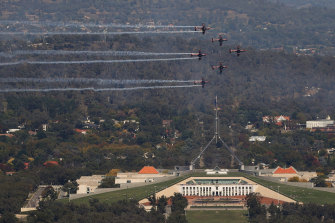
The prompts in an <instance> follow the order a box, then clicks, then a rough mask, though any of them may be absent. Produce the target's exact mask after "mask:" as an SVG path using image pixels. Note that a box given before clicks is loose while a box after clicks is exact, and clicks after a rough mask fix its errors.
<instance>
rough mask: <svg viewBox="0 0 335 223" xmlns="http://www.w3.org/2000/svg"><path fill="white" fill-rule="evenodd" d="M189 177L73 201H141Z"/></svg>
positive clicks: (79, 202)
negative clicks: (93, 199)
mask: <svg viewBox="0 0 335 223" xmlns="http://www.w3.org/2000/svg"><path fill="white" fill-rule="evenodd" d="M188 177H189V175H187V176H182V177H177V178H175V179H172V180H168V181H165V182H160V183H156V184H148V185H146V186H141V187H135V188H128V189H123V190H118V191H112V192H107V193H103V194H96V195H92V196H87V197H83V198H78V199H74V200H71V202H73V203H75V204H83V203H88V202H89V200H90V199H92V198H95V199H98V200H99V201H100V202H106V203H113V202H117V201H119V200H124V199H135V200H137V201H139V200H142V199H143V198H146V197H148V196H149V195H151V194H153V193H154V192H155V191H156V192H158V191H161V190H163V189H165V188H167V187H170V186H172V185H173V184H176V183H178V182H180V181H182V180H184V179H186V178H188Z"/></svg>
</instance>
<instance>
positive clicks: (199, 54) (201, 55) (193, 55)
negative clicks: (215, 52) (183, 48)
mask: <svg viewBox="0 0 335 223" xmlns="http://www.w3.org/2000/svg"><path fill="white" fill-rule="evenodd" d="M204 56H206V54H205V53H201V50H199V52H198V53H192V54H191V57H199V60H201V57H204Z"/></svg>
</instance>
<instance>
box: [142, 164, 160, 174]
mask: <svg viewBox="0 0 335 223" xmlns="http://www.w3.org/2000/svg"><path fill="white" fill-rule="evenodd" d="M138 173H139V174H158V171H157V170H156V169H155V167H153V166H145V167H143V168H142V169H141V170H140V171H139V172H138Z"/></svg>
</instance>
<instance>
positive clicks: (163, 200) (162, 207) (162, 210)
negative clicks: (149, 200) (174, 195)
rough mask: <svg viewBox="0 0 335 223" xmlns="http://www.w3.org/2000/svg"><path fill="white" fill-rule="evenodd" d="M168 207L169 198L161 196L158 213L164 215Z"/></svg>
mask: <svg viewBox="0 0 335 223" xmlns="http://www.w3.org/2000/svg"><path fill="white" fill-rule="evenodd" d="M166 205H167V198H166V197H165V196H161V197H160V198H159V199H158V202H157V211H158V212H160V213H162V214H164V213H165V207H166Z"/></svg>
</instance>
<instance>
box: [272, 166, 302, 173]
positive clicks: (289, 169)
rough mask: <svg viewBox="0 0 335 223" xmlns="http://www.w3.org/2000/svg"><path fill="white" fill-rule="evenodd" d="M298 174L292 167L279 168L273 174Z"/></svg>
mask: <svg viewBox="0 0 335 223" xmlns="http://www.w3.org/2000/svg"><path fill="white" fill-rule="evenodd" d="M297 173H298V172H297V171H296V169H294V167H292V166H290V167H289V168H281V167H280V166H278V167H277V168H276V169H275V170H274V171H273V174H297Z"/></svg>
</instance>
